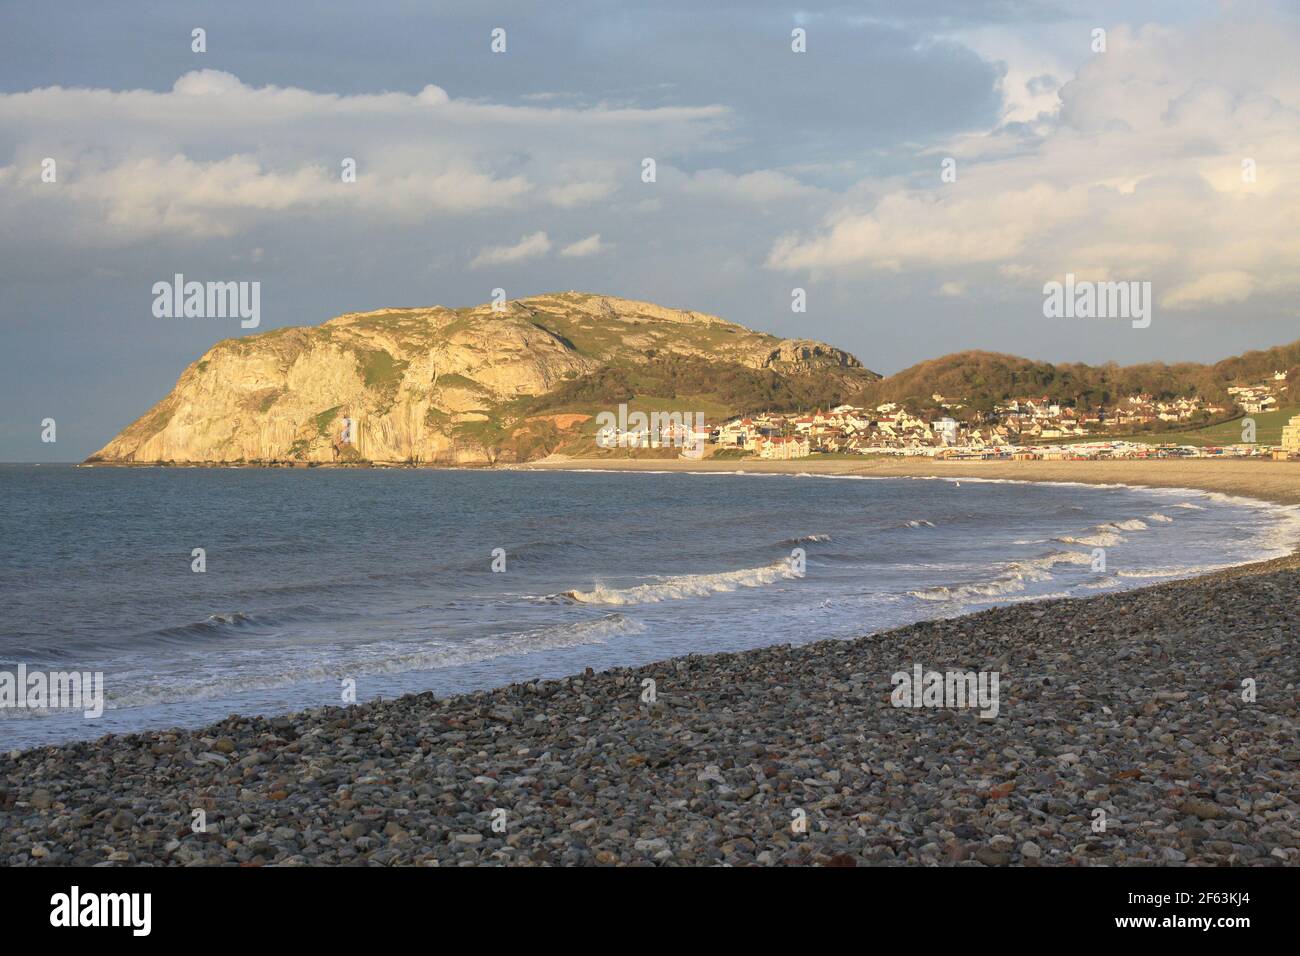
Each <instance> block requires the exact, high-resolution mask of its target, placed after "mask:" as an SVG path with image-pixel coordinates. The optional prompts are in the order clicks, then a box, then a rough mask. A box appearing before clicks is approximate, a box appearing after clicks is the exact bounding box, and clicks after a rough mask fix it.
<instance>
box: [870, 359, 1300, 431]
mask: <svg viewBox="0 0 1300 956" xmlns="http://www.w3.org/2000/svg"><path fill="white" fill-rule="evenodd" d="M1274 371H1287V372H1288V373H1289V374H1288V379H1289V380H1290V381H1292V382H1295V381H1300V341H1296V342H1292V343H1291V344H1289V345H1281V346H1277V347H1275V348H1271V349H1265V350H1262V351H1257V352H1247V353H1246V354H1244V355H1239V356H1235V357H1233V358H1228V359H1224V360H1223V361H1221V362H1216V363H1214V364H1213V365H1204V364H1199V363H1195V362H1180V363H1177V364H1174V365H1167V364H1165V363H1163V362H1147V363H1143V364H1140V365H1127V366H1121V365H1116V364H1114V363H1108V364H1106V365H1096V366H1094V365H1084V364H1081V363H1072V364H1062V365H1055V364H1053V363H1051V362H1036V361H1033V360H1031V359H1025V358H1020V357H1019V356H1015V355H1003V354H1000V353H996V352H980V351H968V352H957V353H954V354H952V355H945V356H943V357H942V358H936V359H930V360H928V361H925V362H921V363H919V364H917V365H913V366H912V367H911V368H908V369H904V370H903V371H901V372H898V373H897V374H895V375H890V376H887V377H885V378H882V379H880V380H879V381H877V382H874V383H871V384H869V385H867V386H866V387H865V388H864V389H863V391H862V395H861V398H862V400H863V402H864V404H869V405H875V404H879V403H881V402H898V403H900V404H906V405H907V406H908V407H909V408H910V409H912V410H913V411H917V412H932V413H935V414H938V413H939V412H940V408H939V406H938V403H936V402H935V401H934V400H933V398H932V397H931V396H932V395H933V394H934V393H936V392H937V393H939V394H941V395H943V396H944V397H945V398H946V399H948V400H950V401H951V400H964V401H965V402H966V404H967V408H966V409H965V410H964V412H963V414H964V415H965V416H966V417H968V418H976V417H979V416H980V415H983V414H986V413H988V412H991V411H992V409H993V406H994V405H995V404H996V403H998V402H1002V401H1006V400H1007V399H1010V398H1020V397H1026V396H1040V395H1046V396H1047V397H1049V398H1051V399H1053V400H1056V401H1060V402H1062V403H1063V404H1068V405H1073V406H1074V407H1076V408H1079V409H1083V410H1090V409H1096V408H1101V407H1108V406H1111V405H1113V404H1114V403H1115V402H1116V401H1118V400H1119V399H1121V398H1123V397H1125V396H1128V395H1133V394H1138V393H1148V394H1150V395H1152V396H1153V397H1155V398H1156V399H1161V400H1167V399H1173V398H1179V397H1185V396H1186V397H1190V396H1193V395H1199V396H1201V397H1202V398H1204V399H1206V400H1207V401H1210V402H1216V403H1220V404H1228V403H1229V402H1230V399H1229V396H1228V392H1227V388H1228V386H1229V385H1234V384H1253V383H1255V382H1258V381H1260V380H1262V379H1264V378H1266V377H1268V376H1270V375H1272V374H1273V372H1274ZM1206 424H1208V423H1206Z"/></svg>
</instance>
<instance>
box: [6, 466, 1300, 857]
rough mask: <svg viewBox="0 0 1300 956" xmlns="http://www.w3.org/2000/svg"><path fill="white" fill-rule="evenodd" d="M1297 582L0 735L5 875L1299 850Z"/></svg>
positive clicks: (1286, 489)
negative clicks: (953, 683) (45, 742)
mask: <svg viewBox="0 0 1300 956" xmlns="http://www.w3.org/2000/svg"><path fill="white" fill-rule="evenodd" d="M532 467H539V468H587V467H600V468H609V469H621V470H630V469H640V470H665V469H674V470H677V469H680V470H688V471H700V470H725V471H734V470H737V469H743V470H745V471H747V472H753V471H765V472H766V471H772V472H791V473H796V474H797V473H800V472H812V471H814V470H816V471H819V472H825V473H833V474H864V475H878V476H881V477H895V476H907V475H912V476H926V475H942V476H947V477H954V478H956V477H961V478H969V477H974V478H996V479H1008V478H1010V479H1017V480H1043V481H1079V482H1086V483H1100V484H1106V483H1125V484H1135V485H1148V486H1160V487H1189V488H1200V489H1204V490H1209V491H1217V492H1222V493H1224V494H1231V495H1243V496H1248V497H1253V498H1260V499H1267V500H1270V501H1274V502H1278V503H1282V504H1295V503H1297V502H1300V467H1298V466H1296V465H1293V464H1288V463H1274V462H1201V461H1192V462H1182V461H1176V462H1106V463H1086V462H1063V463H1043V462H1009V463H983V462H962V463H943V462H939V463H936V462H932V461H880V462H877V461H871V462H861V463H859V462H852V461H829V462H822V463H818V464H813V463H811V462H808V461H807V460H804V461H795V462H766V463H760V462H739V463H737V462H725V463H724V462H717V463H710V462H694V461H692V462H672V461H669V462H664V461H640V462H609V461H602V462H590V461H565V462H554V461H551V462H545V463H541V464H538V465H534V466H532ZM1297 593H1300V562H1298V561H1297V559H1296V556H1294V555H1293V556H1291V557H1288V558H1281V559H1277V560H1274V561H1269V562H1261V563H1257V564H1253V565H1246V566H1242V567H1239V568H1234V569H1231V570H1228V571H1221V572H1218V573H1215V574H1211V575H1207V576H1204V577H1200V578H1195V579H1190V580H1183V581H1174V582H1171V583H1167V584H1161V585H1157V586H1153V587H1148V588H1144V589H1140V590H1135V591H1125V592H1116V593H1110V594H1105V595H1102V596H1098V597H1092V598H1088V599H1057V600H1047V601H1039V602H1025V603H1016V604H1010V605H1007V606H1004V607H998V608H994V609H991V610H987V611H983V612H981V613H977V614H972V615H967V616H964V617H959V618H954V619H941V620H932V621H924V622H921V623H917V624H913V625H910V626H907V627H903V628H899V629H896V630H892V631H885V632H880V633H875V634H869V635H866V636H863V637H860V638H857V639H855V640H848V641H822V642H820V643H815V644H811V645H807V646H803V647H797V648H792V647H789V646H783V645H778V646H774V647H769V648H764V649H760V650H754V651H747V652H742V653H731V654H705V655H699V654H692V655H689V656H687V657H683V658H677V659H673V660H666V661H661V662H658V663H655V664H650V665H646V666H644V667H637V668H613V669H610V670H607V671H603V672H601V673H595V672H593V671H591V670H588V671H587V672H586V673H585V674H582V675H578V676H574V677H571V678H564V679H561V680H550V681H543V680H538V681H532V682H524V683H518V684H513V685H511V686H508V687H503V688H499V689H496V690H491V691H481V692H477V693H472V694H464V695H459V696H454V697H449V698H443V699H438V698H435V697H434V696H433V695H432V694H419V695H410V696H406V697H402V698H399V699H397V700H391V701H377V702H372V703H365V704H359V705H355V706H352V707H347V708H343V707H327V708H319V709H315V710H310V711H306V712H302V713H298V714H293V715H289V716H281V717H274V718H261V717H238V716H232V717H231V718H229V719H228V720H225V721H222V722H220V723H217V724H214V725H212V726H209V727H206V728H203V729H200V730H172V731H161V732H148V733H140V734H132V735H126V736H116V737H107V738H103V739H101V740H100V741H96V742H94V743H74V744H65V745H60V746H53V747H43V748H38V749H34V750H29V751H25V752H21V753H19V752H11V753H8V754H5V755H0V863H5V864H9V865H16V866H33V865H46V866H48V865H66V864H108V865H134V864H151V865H239V864H242V865H313V864H324V865H330V864H352V865H372V866H374V865H432V866H445V865H452V866H466V865H527V866H533V865H563V864H577V865H605V866H619V865H623V866H636V865H739V866H746V865H758V866H773V865H809V864H811V865H833V866H856V865H922V866H932V865H956V866H975V867H978V866H1006V865H1023V866H1094V865H1144V866H1151V865H1159V866H1236V865H1241V866H1282V865H1295V864H1297V863H1300V822H1298V821H1300V804H1298V803H1297V795H1298V794H1300V748H1298V746H1297V742H1296V741H1297V735H1296V729H1297V715H1298V712H1300V700H1298V699H1297V695H1296V690H1295V681H1296V675H1297V673H1300V649H1298V648H1297V645H1296V640H1295V635H1296V634H1297V633H1298V632H1300V601H1297V600H1296V595H1297ZM914 665H924V666H926V667H934V668H939V669H942V668H953V667H955V668H960V669H962V670H966V671H978V672H981V673H987V672H993V673H997V674H999V675H1000V681H1001V685H1000V686H1001V705H1000V708H999V711H998V713H997V715H996V716H994V717H992V718H984V717H980V716H979V715H978V714H977V713H976V712H975V711H974V710H972V709H966V710H953V709H942V708H941V709H913V708H909V707H906V706H904V707H899V706H895V704H894V702H893V701H891V690H892V684H891V675H892V674H895V673H897V672H900V671H904V672H905V671H907V670H908V669H909V668H911V667H912V666H914ZM651 681H652V682H653V687H654V688H655V694H654V695H653V697H652V699H647V696H646V694H645V688H646V687H648V686H651V685H650V684H648V683H647V682H651ZM196 810H201V811H203V814H204V819H206V821H207V829H206V830H203V831H198V832H196V830H195V829H194V827H193V826H192V820H193V814H194V812H195V811H196Z"/></svg>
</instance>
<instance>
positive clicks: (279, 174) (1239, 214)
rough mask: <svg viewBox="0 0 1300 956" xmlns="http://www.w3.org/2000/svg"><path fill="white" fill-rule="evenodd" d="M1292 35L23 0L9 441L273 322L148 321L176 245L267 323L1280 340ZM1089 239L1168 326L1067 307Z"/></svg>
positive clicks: (1040, 9) (1293, 180)
mask: <svg viewBox="0 0 1300 956" xmlns="http://www.w3.org/2000/svg"><path fill="white" fill-rule="evenodd" d="M196 27H201V28H203V29H204V30H205V31H206V36H207V52H204V53H196V52H193V51H192V50H191V31H192V30H193V29H194V28H196ZM498 27H499V28H502V29H504V30H505V31H506V51H505V52H504V53H493V52H492V51H491V49H490V40H491V32H492V30H493V29H495V28H498ZM796 27H798V28H802V29H803V30H805V31H806V35H807V52H805V53H794V52H792V51H791V48H790V44H791V38H790V34H791V30H792V29H794V28H796ZM1099 28H1100V29H1104V30H1105V31H1106V49H1105V50H1104V51H1097V50H1095V49H1094V45H1095V43H1094V31H1095V30H1096V29H1099ZM1297 64H1300V22H1298V19H1297V9H1296V5H1295V4H1294V3H1275V4H1269V3H1201V2H1194V0H1193V2H1181V3H1146V4H1130V3H1093V4H1067V3H1054V2H1045V0H1024V2H1017V0H999V2H975V0H963V2H956V0H952V2H948V0H922V2H914V3H908V4H899V3H875V2H858V3H841V4H808V5H802V6H790V5H788V4H780V3H769V2H749V3H743V4H741V3H734V4H733V3H725V2H724V3H712V4H707V5H701V4H697V3H677V2H667V3H658V4H654V5H644V6H636V5H628V4H620V3H613V2H604V3H597V2H586V3H562V2H557V3H549V4H545V5H542V4H536V3H513V4H512V3H472V4H471V3H465V4H450V3H429V2H421V3H413V2H412V3H407V2H382V0H380V2H372V3H366V4H351V3H337V2H326V3H294V2H278V3H273V4H268V3H264V2H262V3H243V2H224V3H221V4H197V3H185V2H175V0H169V2H165V3H164V2H157V3H133V4H128V5H110V4H103V3H99V2H87V3H56V4H47V5H35V4H25V3H10V2H5V3H0V285H2V286H3V290H4V294H3V296H2V297H0V335H3V348H2V349H0V401H3V407H4V411H3V414H0V460H9V461H15V460H16V461H32V460H41V461H52V460H77V459H80V458H82V457H84V456H85V455H87V454H89V453H90V452H92V451H94V450H95V449H96V448H98V447H99V446H101V445H102V444H104V443H105V442H106V441H107V440H108V439H109V438H110V437H112V435H113V434H114V433H115V432H116V431H117V430H119V429H120V428H121V427H123V426H124V425H126V424H128V423H129V422H130V421H131V420H133V419H134V418H135V417H136V416H138V415H139V414H140V413H142V412H143V411H144V410H145V409H146V408H147V407H148V406H150V405H151V404H152V403H153V402H155V401H157V400H158V399H159V398H161V397H162V396H163V395H165V394H166V392H167V391H168V390H169V389H170V388H171V386H172V385H173V384H174V382H175V380H176V378H177V376H178V375H179V374H180V372H181V370H182V369H183V368H184V367H185V365H186V364H188V363H189V362H190V361H192V360H193V359H194V358H195V357H197V356H198V355H199V354H200V353H201V352H203V351H204V350H205V349H207V348H208V347H209V346H210V345H212V344H213V343H214V342H216V341H218V340H220V339H222V338H227V337H232V336H238V335H246V334H251V332H252V330H250V331H245V330H241V329H240V328H239V323H238V321H237V320H221V319H159V318H155V317H154V316H153V314H152V311H151V304H152V298H153V297H152V294H151V289H152V286H153V284H154V283H155V282H158V281H165V280H170V279H171V277H172V276H173V275H174V274H175V273H178V272H179V273H183V274H184V275H185V276H186V277H187V278H191V279H199V280H223V281H225V280H250V281H259V282H260V283H261V286H262V325H261V329H260V330H262V331H264V330H266V329H271V328H276V327H279V326H283V325H300V324H316V323H319V322H322V321H324V320H325V319H327V318H329V317H331V316H333V315H336V314H338V313H341V312H345V311H353V310H365V309H372V308H379V307H383V306H402V305H428V304H433V303H440V304H444V305H451V306H463V305H472V304H477V303H480V302H484V301H487V300H488V299H489V298H490V296H491V290H492V289H493V288H496V287H501V288H504V289H505V290H506V293H507V295H509V296H510V297H512V298H513V297H518V296H525V295H530V294H535V293H540V292H545V291H553V290H562V289H584V290H590V291H595V292H602V293H606V294H610V295H620V296H626V297H631V298H641V299H648V300H651V301H654V302H658V303H661V304H664V305H669V306H677V307H682V308H690V309H695V310H698V311H703V312H711V313H715V314H718V315H721V316H723V317H725V318H728V319H731V320H734V321H737V322H741V323H743V324H745V325H749V326H751V327H755V328H760V329H764V330H768V331H772V332H775V333H778V334H781V335H786V336H799V337H807V338H818V339H823V340H825V341H829V342H831V343H833V344H835V345H837V346H840V347H842V348H846V349H848V350H850V351H852V352H853V353H854V354H856V355H857V356H858V357H859V358H860V359H861V360H862V361H863V362H864V364H866V365H867V366H868V367H869V368H873V369H875V370H877V371H880V372H884V373H890V372H894V371H898V370H899V369H901V368H904V367H906V366H908V365H910V364H912V363H914V362H917V361H920V360H922V359H925V358H930V357H934V356H936V355H939V354H943V353H945V352H950V351H955V350H958V349H964V348H986V349H992V350H997V351H1005V352H1012V353H1017V354H1022V355H1027V356H1030V357H1035V358H1043V359H1048V360H1054V361H1060V360H1071V361H1076V360H1077V361H1089V362H1100V361H1109V360H1116V361H1120V362H1132V361H1145V360H1153V359H1156V360H1167V361H1173V360H1184V359H1192V360H1214V359H1217V358H1221V357H1224V356H1226V355H1230V354H1236V353H1239V352H1242V351H1245V350H1247V349H1250V348H1259V347H1266V346H1268V345H1273V344H1278V343H1281V342H1284V341H1290V340H1293V339H1295V338H1297V337H1300V322H1298V321H1297V309H1296V307H1295V304H1294V303H1295V301H1296V293H1297V286H1300V265H1297V263H1300V255H1297V253H1300V248H1298V247H1300V234H1298V233H1297V231H1296V230H1295V228H1294V224H1295V223H1296V222H1297V221H1300V215H1298V214H1300V201H1298V197H1300V66H1297ZM345 157H351V158H353V159H355V160H356V163H357V181H356V182H355V183H350V184H344V183H343V182H341V179H340V164H341V162H342V160H343V159H344V158H345ZM646 157H652V158H654V159H655V162H656V166H657V177H656V181H655V182H654V183H645V182H643V181H642V176H641V170H642V161H643V159H644V158H646ZM948 158H951V159H952V160H954V162H955V168H956V170H957V177H956V181H955V182H943V181H942V179H941V176H940V170H941V163H942V162H943V161H944V160H945V159H948ZM46 159H54V160H55V164H56V165H55V168H56V170H57V177H56V181H55V182H52V183H51V182H45V181H43V180H42V171H43V168H44V167H43V165H42V164H43V161H44V160H46ZM1244 159H1249V160H1251V161H1252V163H1253V165H1254V169H1255V170H1256V175H1255V177H1254V178H1253V179H1252V180H1251V181H1249V182H1248V181H1246V178H1245V177H1243V175H1242V172H1241V170H1242V162H1243V160H1244ZM1067 272H1073V273H1075V274H1077V275H1078V276H1080V277H1081V278H1086V277H1092V278H1098V279H1115V280H1140V281H1151V282H1152V285H1153V289H1154V297H1155V301H1156V307H1155V313H1154V317H1153V321H1152V324H1151V326H1150V327H1149V328H1146V329H1133V328H1131V327H1130V325H1129V323H1127V322H1123V321H1106V320H1077V319H1076V320H1060V319H1056V320H1049V319H1045V318H1044V316H1043V312H1042V302H1043V296H1042V286H1043V284H1044V283H1045V282H1048V281H1052V280H1054V279H1060V278H1061V277H1062V276H1063V275H1064V274H1065V273H1067ZM795 287H800V288H804V289H806V290H807V302H808V308H807V312H806V313H792V312H791V310H790V295H791V289H793V288H795ZM44 418H54V419H55V420H56V421H57V422H58V439H59V440H58V442H57V444H55V445H48V444H42V443H41V442H40V423H41V420H42V419H44Z"/></svg>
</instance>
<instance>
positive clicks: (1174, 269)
mask: <svg viewBox="0 0 1300 956" xmlns="http://www.w3.org/2000/svg"><path fill="white" fill-rule="evenodd" d="M1298 54H1300V32H1298V31H1297V28H1296V27H1295V26H1294V25H1293V24H1289V23H1284V22H1270V21H1268V20H1266V19H1260V18H1240V17H1232V18H1228V19H1224V20H1220V21H1216V22H1213V23H1210V24H1202V25H1200V26H1195V27H1179V28H1174V27H1168V26H1150V27H1144V28H1142V29H1139V30H1130V29H1127V28H1124V27H1116V28H1112V29H1111V30H1110V31H1109V35H1108V52H1107V53H1105V54H1099V55H1096V56H1093V57H1091V58H1088V59H1087V60H1086V61H1085V62H1084V65H1083V66H1082V67H1081V68H1080V69H1079V70H1078V71H1077V74H1076V75H1075V76H1074V78H1073V79H1071V80H1070V81H1069V82H1068V83H1065V84H1064V85H1063V86H1062V87H1061V88H1060V91H1059V101H1058V110H1057V114H1056V115H1055V116H1054V117H1051V118H1050V121H1049V122H1046V123H1045V124H1043V128H1042V131H1041V132H1027V131H1026V130H1025V129H1024V128H1023V127H1017V128H1015V129H1011V128H999V129H996V130H991V131H989V133H988V134H986V135H985V136H983V137H972V136H965V137H963V138H962V139H961V140H960V141H959V142H957V143H955V144H949V145H948V146H946V147H941V148H936V149H934V150H930V151H929V153H938V154H940V155H959V156H962V157H963V159H961V160H960V162H959V164H958V178H957V181H956V182H955V183H948V184H945V183H942V182H941V181H940V179H939V176H938V166H937V164H934V166H933V171H932V172H930V171H928V169H927V173H926V174H925V176H924V177H921V176H920V175H918V177H917V178H916V179H914V180H912V181H910V182H908V183H899V182H897V181H883V180H882V181H878V182H874V183H870V182H868V183H860V184H858V186H857V187H856V189H855V190H854V191H851V192H850V194H849V195H852V194H853V192H857V193H859V194H861V195H863V196H867V197H869V198H868V199H867V200H866V201H864V202H863V203H861V204H858V205H856V206H854V207H853V208H850V209H848V210H841V211H835V212H833V213H830V214H828V215H827V217H826V218H825V220H824V222H823V224H822V227H821V228H820V229H817V230H815V231H812V232H808V231H795V232H791V233H788V234H786V235H784V236H781V237H780V238H778V239H777V240H776V241H775V242H774V243H773V245H772V247H771V250H770V254H769V256H768V266H769V267H771V268H774V269H785V270H796V271H809V272H814V273H825V272H834V273H846V274H848V273H861V272H864V271H866V272H870V271H873V270H875V271H884V272H900V271H924V272H942V271H950V269H951V268H952V267H956V266H963V267H969V268H971V269H972V270H974V271H975V272H979V273H982V274H983V275H984V277H985V278H986V279H987V281H988V283H989V284H990V285H995V284H996V285H1006V284H1007V283H1008V282H1014V283H1017V284H1023V285H1024V286H1028V287H1032V286H1035V285H1037V284H1041V283H1042V282H1044V281H1048V280H1050V279H1053V278H1060V277H1061V276H1062V275H1063V274H1064V273H1066V272H1073V273H1075V274H1076V276H1079V277H1092V278H1111V279H1129V280H1151V281H1153V286H1154V289H1155V292H1156V295H1157V296H1158V297H1159V299H1160V301H1161V302H1162V304H1164V305H1166V306H1168V307H1170V308H1197V307H1202V306H1214V305H1223V304H1229V303H1234V302H1242V301H1245V300H1246V299H1249V298H1251V297H1253V296H1256V295H1270V294H1271V295H1284V294H1294V293H1295V292H1296V290H1300V233H1297V231H1296V229H1295V223H1296V222H1297V221H1300V71H1296V70H1294V69H1293V68H1291V67H1290V66H1287V65H1288V64H1289V65H1293V64H1294V63H1295V61H1296V57H1297V55H1298ZM1037 96H1038V94H1036V95H1035V99H1034V102H1033V104H1032V105H1033V107H1034V108H1037V107H1038V106H1040V105H1041V103H1039V101H1038V99H1037ZM1028 111H1029V105H1028V101H1025V102H1022V103H1020V104H1018V106H1017V108H1016V110H1015V111H1014V113H1015V115H1016V117H1022V116H1023V115H1024V114H1025V113H1027V112H1028ZM944 150H947V151H948V152H944ZM929 153H927V155H929ZM1244 158H1252V159H1254V160H1255V164H1256V169H1257V173H1258V175H1257V181H1255V182H1247V181H1243V176H1242V160H1243V159H1244ZM929 165H930V164H929V163H928V161H927V168H928V167H929ZM970 284H974V285H978V284H979V283H977V282H971V283H970Z"/></svg>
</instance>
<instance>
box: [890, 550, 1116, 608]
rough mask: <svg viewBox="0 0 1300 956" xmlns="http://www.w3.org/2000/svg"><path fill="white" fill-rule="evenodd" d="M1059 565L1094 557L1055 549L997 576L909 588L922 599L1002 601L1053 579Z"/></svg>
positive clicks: (1012, 565)
mask: <svg viewBox="0 0 1300 956" xmlns="http://www.w3.org/2000/svg"><path fill="white" fill-rule="evenodd" d="M1058 564H1087V565H1091V564H1092V556H1091V555H1089V554H1085V553H1083V552H1081V551H1054V552H1052V553H1051V554H1049V555H1045V556H1044V557H1041V558H1034V559H1032V560H1029V561H1016V562H1013V563H1011V564H1009V565H1008V566H1007V569H1006V570H1005V571H1004V572H1003V573H1002V574H1000V575H998V576H997V577H996V578H993V579H992V580H989V581H975V582H972V583H970V584H958V585H953V586H951V587H950V586H947V585H940V586H938V587H932V588H925V589H923V590H920V591H908V592H907V593H908V594H909V595H911V596H912V597H914V598H919V599H920V600H922V601H958V602H972V601H975V602H978V601H980V600H981V599H989V600H1001V599H1004V598H1005V597H1006V595H1009V594H1016V593H1018V592H1020V591H1023V590H1025V588H1026V586H1027V585H1028V584H1029V583H1031V582H1041V581H1050V580H1052V568H1054V567H1055V566H1056V565H1058Z"/></svg>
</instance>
